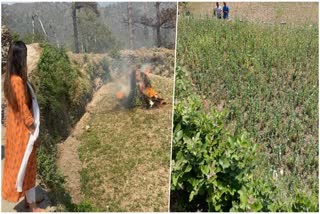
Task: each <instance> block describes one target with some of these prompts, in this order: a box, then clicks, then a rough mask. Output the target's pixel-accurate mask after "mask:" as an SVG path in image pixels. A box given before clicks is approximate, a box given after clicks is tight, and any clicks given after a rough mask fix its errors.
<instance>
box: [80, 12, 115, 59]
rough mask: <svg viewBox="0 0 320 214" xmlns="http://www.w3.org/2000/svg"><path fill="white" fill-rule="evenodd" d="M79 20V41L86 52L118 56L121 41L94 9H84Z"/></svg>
mask: <svg viewBox="0 0 320 214" xmlns="http://www.w3.org/2000/svg"><path fill="white" fill-rule="evenodd" d="M78 19H79V20H80V21H79V29H78V30H79V43H80V45H82V47H83V48H84V52H87V53H90V52H94V53H111V55H113V56H117V54H118V53H119V49H120V43H119V42H118V41H117V39H116V38H115V37H114V36H113V35H112V32H111V31H110V29H109V28H108V27H107V26H106V25H105V24H104V23H102V22H101V21H99V19H97V17H96V15H95V14H94V13H93V12H92V11H87V10H86V9H84V11H83V12H80V13H79V15H78Z"/></svg>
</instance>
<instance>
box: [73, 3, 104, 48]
mask: <svg viewBox="0 0 320 214" xmlns="http://www.w3.org/2000/svg"><path fill="white" fill-rule="evenodd" d="M81 8H89V9H90V10H92V11H93V12H94V13H95V14H96V15H97V16H99V15H100V13H99V10H98V3H96V2H73V3H72V21H73V39H74V49H75V53H79V38H78V24H77V10H80V9H81Z"/></svg>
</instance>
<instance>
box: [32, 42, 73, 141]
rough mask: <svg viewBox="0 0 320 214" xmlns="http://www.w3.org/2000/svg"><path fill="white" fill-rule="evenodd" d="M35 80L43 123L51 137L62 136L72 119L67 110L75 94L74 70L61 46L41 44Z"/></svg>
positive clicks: (70, 113)
mask: <svg viewBox="0 0 320 214" xmlns="http://www.w3.org/2000/svg"><path fill="white" fill-rule="evenodd" d="M42 48H43V52H42V55H41V57H40V60H39V64H38V71H37V73H36V79H34V81H33V83H34V84H35V87H36V89H37V93H38V100H39V103H40V107H41V113H42V115H50V116H48V117H47V118H45V120H44V121H43V122H44V125H45V127H46V128H47V129H48V131H49V133H50V135H52V136H60V135H62V136H66V135H67V134H68V130H69V129H70V124H71V122H72V120H71V117H70V115H73V112H69V109H70V108H71V105H72V97H73V95H74V94H75V89H76V78H77V71H76V70H75V69H73V68H72V67H71V64H70V62H69V59H68V56H67V55H66V53H65V51H64V50H63V49H58V48H55V47H53V46H50V45H48V44H45V45H42Z"/></svg>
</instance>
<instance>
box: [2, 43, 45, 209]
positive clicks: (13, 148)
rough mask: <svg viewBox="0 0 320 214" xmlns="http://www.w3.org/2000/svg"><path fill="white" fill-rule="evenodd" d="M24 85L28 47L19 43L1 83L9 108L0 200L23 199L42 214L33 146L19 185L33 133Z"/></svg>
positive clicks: (28, 92)
mask: <svg viewBox="0 0 320 214" xmlns="http://www.w3.org/2000/svg"><path fill="white" fill-rule="evenodd" d="M27 82H28V78H27V47H26V45H25V44H24V43H23V42H20V41H19V42H15V43H13V44H12V45H11V46H10V49H9V53H8V61H7V72H6V78H5V82H4V95H5V97H6V99H7V101H8V107H7V119H6V135H5V139H6V145H5V161H4V172H3V180H2V197H3V199H5V200H7V201H10V202H18V201H19V199H20V198H21V197H22V196H24V195H25V196H26V201H27V203H28V204H29V206H30V208H31V209H32V211H33V212H41V211H44V210H43V209H40V208H38V207H37V204H36V200H35V185H36V173H37V164H36V146H35V147H34V148H33V149H32V152H31V154H30V156H29V157H28V159H27V163H26V167H25V168H24V170H25V173H23V175H24V176H22V181H19V182H18V180H19V179H18V175H19V176H20V174H21V173H20V171H21V165H22V164H23V160H24V156H25V152H26V150H27V145H28V142H29V138H30V136H31V135H32V133H34V131H35V123H34V122H35V121H34V117H33V114H32V97H31V92H30V89H29V88H28V85H27ZM20 177H21V176H20ZM18 183H21V184H22V187H19V184H18Z"/></svg>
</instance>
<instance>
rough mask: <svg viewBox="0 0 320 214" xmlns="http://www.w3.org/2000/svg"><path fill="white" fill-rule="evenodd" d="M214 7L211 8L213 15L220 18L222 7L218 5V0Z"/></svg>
mask: <svg viewBox="0 0 320 214" xmlns="http://www.w3.org/2000/svg"><path fill="white" fill-rule="evenodd" d="M216 6H217V7H216V8H214V9H213V15H214V16H216V17H217V19H221V15H222V8H221V7H220V6H219V2H217V3H216Z"/></svg>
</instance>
